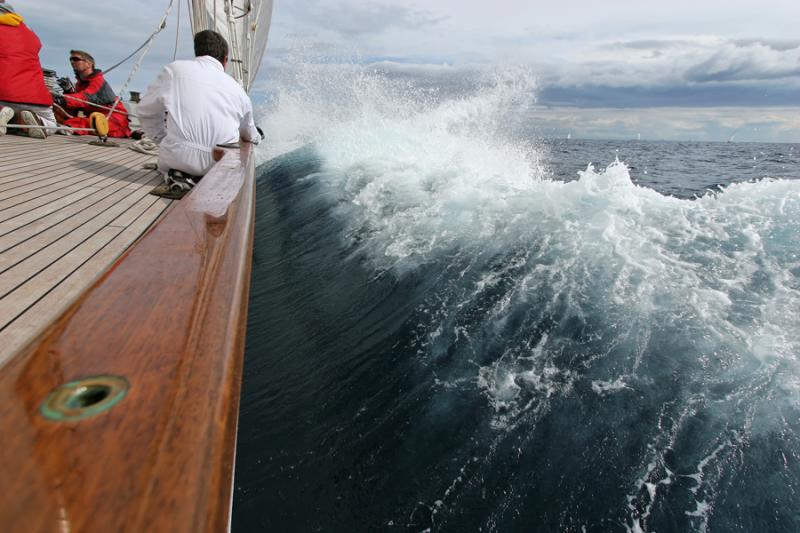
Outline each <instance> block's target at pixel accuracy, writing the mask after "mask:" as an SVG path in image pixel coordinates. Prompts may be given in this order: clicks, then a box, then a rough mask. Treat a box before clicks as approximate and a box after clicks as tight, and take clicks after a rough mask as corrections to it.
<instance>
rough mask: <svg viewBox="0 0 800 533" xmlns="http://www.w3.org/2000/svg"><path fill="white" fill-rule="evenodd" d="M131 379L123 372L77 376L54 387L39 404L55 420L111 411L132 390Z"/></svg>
mask: <svg viewBox="0 0 800 533" xmlns="http://www.w3.org/2000/svg"><path fill="white" fill-rule="evenodd" d="M129 387H130V385H129V384H128V380H127V379H125V378H123V377H120V376H92V377H88V378H83V379H76V380H75V381H70V382H69V383H64V384H63V385H61V386H59V387H57V388H56V389H54V390H53V391H52V392H51V393H50V394H48V395H47V398H45V400H44V402H42V406H41V407H40V408H39V412H41V414H42V416H43V417H45V418H46V419H48V420H52V421H55V422H70V421H73V420H82V419H84V418H88V417H90V416H94V415H97V414H100V413H102V412H104V411H108V410H109V409H111V408H112V407H114V405H116V404H117V403H119V401H120V400H122V399H123V398H124V397H125V395H126V394H127V393H128V388H129Z"/></svg>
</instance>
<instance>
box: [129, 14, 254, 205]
mask: <svg viewBox="0 0 800 533" xmlns="http://www.w3.org/2000/svg"><path fill="white" fill-rule="evenodd" d="M194 53H195V56H196V57H195V58H194V59H190V60H182V61H174V62H172V63H170V64H169V65H167V66H165V67H164V68H163V70H162V71H161V73H160V74H159V76H158V78H157V79H156V81H155V82H153V84H152V85H150V87H148V89H147V93H146V94H145V95H144V98H142V101H141V102H140V103H139V106H138V108H137V114H138V116H139V121H140V122H141V123H142V129H143V130H144V132H145V134H146V135H147V136H148V137H149V138H151V139H152V140H153V141H155V142H156V143H158V145H159V149H158V168H159V171H161V173H162V174H163V175H164V177H165V181H166V184H165V185H164V186H161V187H157V188H156V189H155V190H153V191H152V192H153V194H156V195H159V196H165V197H168V198H180V197H181V196H183V194H185V193H186V192H188V190H189V189H191V187H192V186H193V185H194V183H195V182H196V181H197V180H198V179H200V178H201V177H202V176H203V175H205V173H206V172H208V171H209V169H211V167H212V166H213V165H214V158H213V155H212V151H213V149H214V147H215V146H216V145H217V144H223V143H225V144H226V143H235V142H238V141H239V139H240V138H241V139H242V140H245V141H250V142H252V143H258V142H259V141H260V140H261V133H260V132H259V131H258V129H257V128H256V126H255V124H254V122H253V105H252V103H251V102H250V98H249V97H248V96H247V93H245V92H244V89H242V87H241V86H240V85H239V84H238V83H236V81H235V80H234V79H233V78H232V77H230V76H229V75H227V74H226V73H225V65H227V63H228V43H227V42H226V41H225V38H224V37H222V35H220V34H219V33H217V32H214V31H211V30H204V31H201V32H198V33H197V34H196V35H195V36H194Z"/></svg>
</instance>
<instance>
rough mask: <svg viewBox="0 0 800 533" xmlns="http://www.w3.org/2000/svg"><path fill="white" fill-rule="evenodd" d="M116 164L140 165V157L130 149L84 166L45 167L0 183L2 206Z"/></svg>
mask: <svg viewBox="0 0 800 533" xmlns="http://www.w3.org/2000/svg"><path fill="white" fill-rule="evenodd" d="M129 154H130V155H129ZM116 166H125V167H128V168H133V167H137V166H138V167H140V166H141V165H140V164H139V158H138V157H137V156H136V154H135V153H134V152H131V151H130V150H128V154H124V155H118V156H114V157H110V158H108V159H97V160H94V161H92V162H91V163H88V164H85V165H84V166H83V167H73V168H69V167H66V168H65V167H64V164H63V163H60V164H58V165H54V166H53V167H52V168H50V169H43V171H41V173H39V174H30V175H28V176H26V177H24V178H21V179H19V180H17V181H13V182H9V183H6V184H3V185H0V206H3V207H5V206H7V205H10V204H13V202H14V200H15V198H18V197H19V196H21V195H23V194H32V193H33V192H34V191H36V190H37V189H41V188H43V187H52V186H58V185H64V184H67V183H69V182H70V181H74V180H75V178H80V177H82V176H85V175H86V174H102V173H104V172H110V171H113V170H114V168H115V167H116Z"/></svg>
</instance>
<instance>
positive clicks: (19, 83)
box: [0, 0, 56, 139]
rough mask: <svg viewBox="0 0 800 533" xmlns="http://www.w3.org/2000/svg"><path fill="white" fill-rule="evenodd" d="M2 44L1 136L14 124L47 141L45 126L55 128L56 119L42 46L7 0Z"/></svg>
mask: <svg viewBox="0 0 800 533" xmlns="http://www.w3.org/2000/svg"><path fill="white" fill-rule="evenodd" d="M0 43H2V46H0V80H2V81H0V135H5V134H6V131H7V125H8V123H9V122H11V123H14V124H18V125H24V126H30V127H29V128H25V129H20V130H19V131H20V132H21V133H22V134H23V135H29V136H31V137H37V138H40V139H44V138H45V137H46V135H47V134H46V131H47V130H46V129H45V128H44V127H52V128H55V127H56V118H55V116H54V115H53V110H52V108H51V107H50V106H51V105H52V104H53V99H52V97H51V96H50V92H49V91H48V90H47V87H46V86H45V84H44V75H43V74H42V65H41V64H40V63H39V50H40V49H41V48H42V43H41V42H40V41H39V38H38V37H36V34H35V33H33V31H31V29H30V28H28V27H27V26H26V25H25V23H24V22H23V18H22V17H21V16H20V15H18V14H17V13H15V12H14V8H13V7H11V6H10V5H8V4H6V3H3V0H0ZM51 131H52V130H51Z"/></svg>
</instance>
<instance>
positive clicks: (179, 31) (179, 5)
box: [172, 0, 181, 61]
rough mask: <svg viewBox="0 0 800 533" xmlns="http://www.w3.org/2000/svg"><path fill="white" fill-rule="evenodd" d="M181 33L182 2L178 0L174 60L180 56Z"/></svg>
mask: <svg viewBox="0 0 800 533" xmlns="http://www.w3.org/2000/svg"><path fill="white" fill-rule="evenodd" d="M180 33H181V2H180V0H178V22H177V24H176V25H175V50H173V51H172V60H173V61H175V58H176V57H177V56H178V36H179V35H180Z"/></svg>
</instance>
